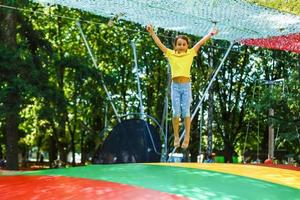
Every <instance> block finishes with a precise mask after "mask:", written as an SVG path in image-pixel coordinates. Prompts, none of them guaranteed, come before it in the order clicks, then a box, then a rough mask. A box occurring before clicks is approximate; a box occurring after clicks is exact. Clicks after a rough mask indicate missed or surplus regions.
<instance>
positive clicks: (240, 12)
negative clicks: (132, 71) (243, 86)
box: [33, 0, 300, 53]
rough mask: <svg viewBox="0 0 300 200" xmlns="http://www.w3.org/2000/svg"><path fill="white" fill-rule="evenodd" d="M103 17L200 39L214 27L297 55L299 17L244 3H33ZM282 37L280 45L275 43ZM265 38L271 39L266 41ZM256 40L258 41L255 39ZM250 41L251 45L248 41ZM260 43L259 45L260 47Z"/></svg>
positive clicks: (184, 0) (185, 0)
mask: <svg viewBox="0 0 300 200" xmlns="http://www.w3.org/2000/svg"><path fill="white" fill-rule="evenodd" d="M33 2H38V3H42V4H47V5H55V4H59V5H62V6H67V7H70V8H76V9H80V10H84V11H88V12H91V13H93V14H96V15H101V16H104V17H108V18H110V17H113V16H119V19H122V20H126V21H132V22H136V23H138V24H141V25H147V24H149V23H151V24H153V25H154V26H156V27H161V28H164V29H166V30H174V31H179V32H183V33H187V34H192V35H197V36H204V35H206V34H207V33H208V32H209V31H210V29H211V28H212V27H213V26H214V25H216V26H217V27H218V29H219V30H220V32H219V34H218V35H217V36H216V39H222V40H228V41H235V42H242V43H244V44H250V45H257V46H263V47H267V48H276V49H282V50H288V51H294V52H297V53H300V36H299V34H298V33H300V16H296V15H292V14H288V13H283V12H279V11H277V10H273V9H269V8H266V7H261V6H258V5H256V4H253V3H248V2H245V1H244V0H209V1H207V0H33ZM281 36H285V37H284V40H285V41H284V42H282V43H280V44H277V42H280V40H281V39H282V37H281ZM269 38H272V39H271V41H270V42H269ZM249 39H251V40H249ZM257 39H260V40H257ZM249 41H251V42H249ZM262 43H263V45H262Z"/></svg>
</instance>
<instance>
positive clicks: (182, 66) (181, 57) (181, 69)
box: [165, 48, 197, 78]
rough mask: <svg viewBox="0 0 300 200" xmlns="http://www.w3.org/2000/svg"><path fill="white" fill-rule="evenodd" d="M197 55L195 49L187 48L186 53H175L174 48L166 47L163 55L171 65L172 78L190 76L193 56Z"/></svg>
mask: <svg viewBox="0 0 300 200" xmlns="http://www.w3.org/2000/svg"><path fill="white" fill-rule="evenodd" d="M195 56H197V53H196V51H195V49H193V48H192V49H188V50H187V52H186V53H180V54H178V53H175V51H174V50H171V49H167V51H166V53H165V57H166V58H168V60H169V63H170V65H171V73H172V78H174V77H177V76H184V77H188V78H190V71H191V66H192V63H193V58H194V57H195Z"/></svg>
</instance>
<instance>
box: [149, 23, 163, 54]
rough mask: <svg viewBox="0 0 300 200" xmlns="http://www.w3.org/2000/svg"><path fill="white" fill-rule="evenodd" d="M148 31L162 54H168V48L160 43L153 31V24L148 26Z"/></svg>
mask: <svg viewBox="0 0 300 200" xmlns="http://www.w3.org/2000/svg"><path fill="white" fill-rule="evenodd" d="M147 31H148V32H149V33H150V35H151V37H152V38H153V40H154V42H155V43H156V45H157V46H158V48H160V50H162V52H164V53H166V52H167V47H166V46H165V45H164V44H163V43H162V42H161V41H160V39H159V37H158V36H157V35H156V34H155V32H154V31H153V26H152V25H151V24H149V25H147Z"/></svg>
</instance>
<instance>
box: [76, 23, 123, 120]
mask: <svg viewBox="0 0 300 200" xmlns="http://www.w3.org/2000/svg"><path fill="white" fill-rule="evenodd" d="M76 25H77V26H78V29H79V31H80V34H81V37H82V39H83V41H84V44H85V46H86V48H87V50H88V52H89V54H90V56H91V58H92V61H93V64H94V67H95V68H96V69H97V68H98V66H97V61H96V59H95V57H94V55H93V53H92V50H91V48H90V46H89V44H88V42H87V39H86V37H85V35H84V33H83V31H82V28H81V24H80V22H79V21H77V22H76ZM99 73H100V76H101V83H102V85H103V88H104V90H105V93H106V96H107V97H108V99H109V102H110V104H111V106H112V108H113V110H114V113H115V115H116V117H117V120H118V122H119V123H120V122H121V119H120V116H119V114H118V112H117V109H116V108H115V105H114V104H113V101H112V98H111V95H110V93H109V92H108V89H107V87H106V85H105V83H104V79H103V75H102V73H101V71H99Z"/></svg>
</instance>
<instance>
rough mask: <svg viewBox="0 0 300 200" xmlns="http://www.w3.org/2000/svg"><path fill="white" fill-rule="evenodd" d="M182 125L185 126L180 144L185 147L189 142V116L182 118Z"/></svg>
mask: <svg viewBox="0 0 300 200" xmlns="http://www.w3.org/2000/svg"><path fill="white" fill-rule="evenodd" d="M184 127H185V135H184V140H183V143H182V145H181V147H182V148H183V149H187V148H188V146H189V143H190V129H191V118H190V117H186V118H184Z"/></svg>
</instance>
